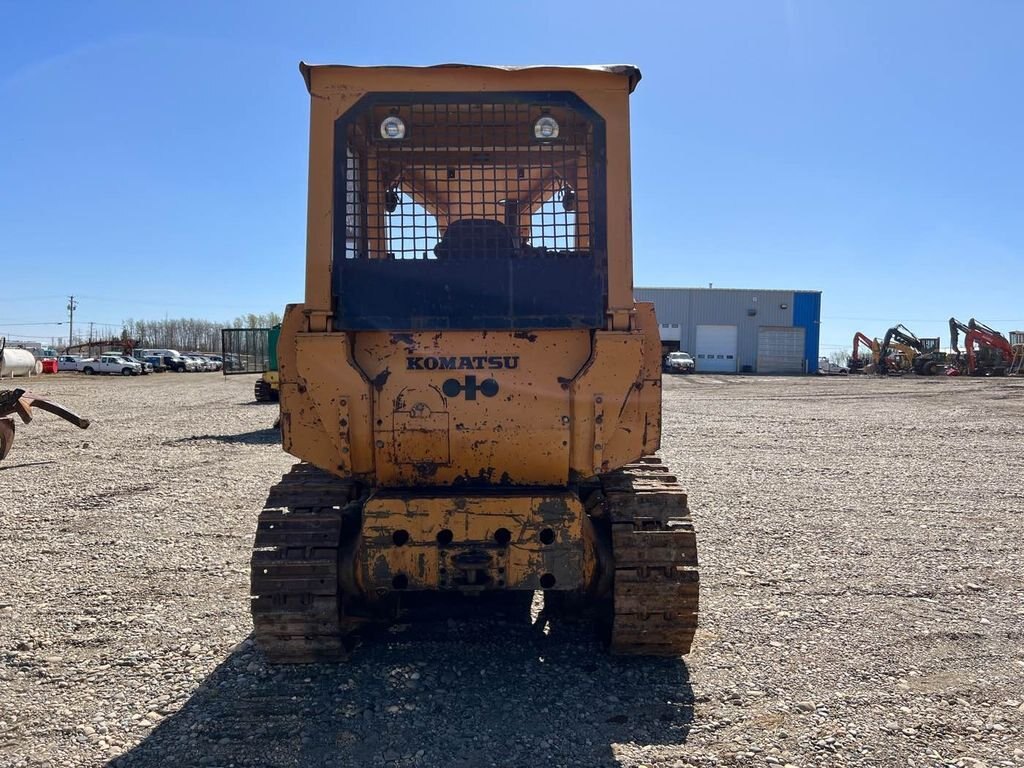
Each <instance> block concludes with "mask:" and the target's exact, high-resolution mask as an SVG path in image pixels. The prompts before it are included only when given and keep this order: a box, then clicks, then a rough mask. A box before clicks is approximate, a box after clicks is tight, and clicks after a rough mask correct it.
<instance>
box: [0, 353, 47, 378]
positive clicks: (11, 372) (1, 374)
mask: <svg viewBox="0 0 1024 768" xmlns="http://www.w3.org/2000/svg"><path fill="white" fill-rule="evenodd" d="M37 365H38V370H36V367H37ZM42 370H43V364H42V363H38V362H37V360H36V358H35V356H34V355H33V354H32V353H31V352H29V351H28V350H27V349H11V348H10V347H5V348H4V350H3V353H2V354H0V378H9V377H13V376H31V375H33V374H36V373H40V372H41V371H42Z"/></svg>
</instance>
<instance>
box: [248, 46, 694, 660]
mask: <svg viewBox="0 0 1024 768" xmlns="http://www.w3.org/2000/svg"><path fill="white" fill-rule="evenodd" d="M300 69H301V72H302V75H303V77H304V78H305V81H306V86H307V87H308V89H309V92H310V95H311V100H310V104H311V114H310V144H309V202H308V220H307V253H306V297H305V302H304V303H302V304H293V305H290V306H288V308H287V310H286V312H285V315H284V321H283V324H282V328H281V336H280V341H279V343H278V363H279V375H280V397H281V428H282V434H283V440H284V448H285V450H286V451H288V452H289V453H290V454H292V455H294V456H295V457H296V458H298V459H299V460H300V463H298V464H296V465H295V467H294V468H293V469H292V470H291V471H290V472H289V473H288V474H287V475H285V477H284V478H283V479H282V480H281V482H280V483H278V484H277V485H276V486H274V487H273V488H272V489H271V491H270V495H269V498H268V499H267V502H266V506H265V508H264V509H263V511H262V513H261V514H260V518H259V523H258V528H257V532H256V539H255V546H254V550H253V556H252V596H253V600H252V613H253V623H254V627H255V636H256V640H257V642H258V644H259V646H260V647H261V648H262V649H263V651H264V653H265V654H266V655H267V657H268V658H269V659H271V660H272V661H278V662H306V661H317V660H326V659H341V658H344V657H345V655H346V651H347V649H349V648H350V647H351V639H352V637H353V636H355V635H357V633H358V632H359V630H360V629H362V628H365V627H367V626H368V625H371V624H374V623H379V622H386V621H388V620H389V619H390V618H393V617H395V616H396V615H399V614H400V613H401V611H402V610H403V609H404V607H407V606H408V605H410V604H412V603H413V602H415V601H416V600H417V599H418V598H421V597H423V596H424V594H425V593H446V594H448V595H451V596H452V599H454V600H456V601H460V600H461V601H469V600H475V601H478V602H481V603H483V602H486V601H487V600H488V599H490V598H492V597H496V596H499V595H501V594H509V593H515V592H518V593H520V594H523V595H527V596H528V595H532V594H534V593H535V592H536V591H537V590H542V591H543V593H544V598H545V605H546V608H552V609H555V608H559V609H564V610H570V609H573V610H577V609H580V608H585V609H588V610H587V612H588V613H593V614H594V615H595V616H598V617H601V618H602V622H601V624H602V625H603V626H606V627H607V628H608V633H607V637H608V642H609V644H610V648H611V650H612V652H614V653H632V654H651V655H665V656H673V655H678V654H682V653H686V652H687V651H689V649H690V644H691V641H692V639H693V634H694V630H695V629H696V625H697V595H698V575H697V551H696V540H695V537H694V531H693V524H692V522H691V519H690V515H689V511H688V508H687V503H686V494H685V493H684V492H683V490H682V489H681V488H680V487H679V485H678V484H677V482H676V478H675V477H674V476H673V475H672V474H671V473H670V471H669V470H668V469H667V468H666V467H665V466H664V465H663V464H662V463H661V461H660V460H659V459H657V458H654V454H655V452H656V451H657V450H658V448H659V444H660V439H661V373H660V370H661V344H660V340H659V332H658V324H657V321H656V320H655V317H654V308H653V306H652V305H650V304H644V303H636V302H634V300H633V264H632V232H631V220H630V159H629V96H630V94H631V93H632V91H633V89H634V87H635V86H636V84H637V82H638V81H639V79H640V72H639V71H638V70H637V69H636V68H635V67H631V66H594V67H548V66H545V67H524V68H514V67H484V66H460V65H446V66H439V67H350V66H310V65H306V64H302V65H301V66H300Z"/></svg>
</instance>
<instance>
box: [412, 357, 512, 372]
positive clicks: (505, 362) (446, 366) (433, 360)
mask: <svg viewBox="0 0 1024 768" xmlns="http://www.w3.org/2000/svg"><path fill="white" fill-rule="evenodd" d="M518 367H519V355H491V356H486V355H472V356H470V355H462V356H460V357H407V358H405V369H406V370H407V371H485V370H486V371H498V370H509V371H511V370H513V369H515V368H518Z"/></svg>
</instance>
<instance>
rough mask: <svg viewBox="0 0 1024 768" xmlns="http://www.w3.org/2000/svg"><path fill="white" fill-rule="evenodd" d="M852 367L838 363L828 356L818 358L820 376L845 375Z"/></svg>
mask: <svg viewBox="0 0 1024 768" xmlns="http://www.w3.org/2000/svg"><path fill="white" fill-rule="evenodd" d="M849 372H850V369H849V368H847V367H846V366H843V365H837V364H836V363H833V362H832V361H830V360H829V359H828V358H825V357H823V358H821V359H820V360H818V375H820V376H845V375H846V374H848V373H849Z"/></svg>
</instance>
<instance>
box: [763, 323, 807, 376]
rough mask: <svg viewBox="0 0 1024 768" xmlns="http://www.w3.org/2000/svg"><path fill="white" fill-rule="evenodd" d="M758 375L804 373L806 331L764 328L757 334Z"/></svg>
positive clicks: (786, 328) (800, 329) (801, 329)
mask: <svg viewBox="0 0 1024 768" xmlns="http://www.w3.org/2000/svg"><path fill="white" fill-rule="evenodd" d="M757 372H758V373H803V372H804V329H803V328H789V327H783V328H773V327H770V326H762V327H761V328H760V329H758V332H757Z"/></svg>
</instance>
